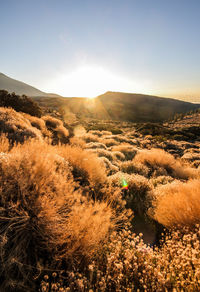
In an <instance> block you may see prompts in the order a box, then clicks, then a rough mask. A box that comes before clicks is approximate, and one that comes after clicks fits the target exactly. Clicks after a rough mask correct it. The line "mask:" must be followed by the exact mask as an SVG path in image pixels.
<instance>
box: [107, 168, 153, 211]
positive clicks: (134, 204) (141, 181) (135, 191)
mask: <svg viewBox="0 0 200 292" xmlns="http://www.w3.org/2000/svg"><path fill="white" fill-rule="evenodd" d="M122 179H125V180H126V181H127V183H128V190H127V191H125V192H124V199H125V200H126V206H127V208H130V209H132V210H133V211H134V214H137V215H140V216H144V214H146V211H147V209H148V208H149V204H150V201H151V194H150V191H151V189H152V187H151V185H150V183H149V182H148V180H147V179H146V178H145V177H143V176H141V175H137V174H136V175H129V174H127V173H123V172H117V173H116V174H114V175H112V176H110V177H109V181H110V183H111V185H114V186H118V187H122Z"/></svg>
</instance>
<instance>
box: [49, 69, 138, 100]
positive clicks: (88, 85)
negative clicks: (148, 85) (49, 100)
mask: <svg viewBox="0 0 200 292" xmlns="http://www.w3.org/2000/svg"><path fill="white" fill-rule="evenodd" d="M45 87H46V88H48V91H49V92H56V93H58V94H60V95H62V96H66V97H88V98H94V97H96V96H98V95H100V94H103V93H105V92H106V91H125V92H140V93H142V92H143V91H144V86H143V85H142V84H141V83H139V82H136V81H133V80H130V79H128V78H125V77H123V76H121V75H120V74H116V73H113V72H111V71H110V70H108V69H107V68H103V67H102V66H98V65H84V66H80V67H78V68H77V69H76V70H74V71H71V72H70V73H62V74H58V76H57V77H56V78H54V79H53V80H51V81H49V83H48V84H47V85H46V86H45Z"/></svg>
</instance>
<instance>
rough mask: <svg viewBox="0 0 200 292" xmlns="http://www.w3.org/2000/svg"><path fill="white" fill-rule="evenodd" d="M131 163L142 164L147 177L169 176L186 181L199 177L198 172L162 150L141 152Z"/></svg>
mask: <svg viewBox="0 0 200 292" xmlns="http://www.w3.org/2000/svg"><path fill="white" fill-rule="evenodd" d="M133 163H142V164H144V165H146V166H147V167H148V168H149V176H152V175H154V176H159V175H169V176H172V177H174V178H179V179H188V178H196V177H198V176H199V171H198V170H197V169H194V168H192V167H191V166H190V165H189V164H186V163H183V162H182V161H181V160H178V159H175V158H174V157H173V155H171V154H169V153H167V152H165V151H164V150H162V149H151V150H141V151H140V152H139V153H138V154H137V155H136V156H135V158H134V159H133Z"/></svg>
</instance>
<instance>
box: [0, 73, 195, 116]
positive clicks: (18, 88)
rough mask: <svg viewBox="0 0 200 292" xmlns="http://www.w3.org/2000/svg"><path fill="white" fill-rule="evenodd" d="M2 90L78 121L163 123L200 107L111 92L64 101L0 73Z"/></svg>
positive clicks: (156, 98)
mask: <svg viewBox="0 0 200 292" xmlns="http://www.w3.org/2000/svg"><path fill="white" fill-rule="evenodd" d="M0 89H5V90H7V91H8V92H15V93H16V94H19V95H22V94H25V95H27V96H30V97H33V98H34V99H35V100H36V101H37V102H38V103H39V105H40V106H42V107H43V109H45V108H46V109H47V108H51V109H52V110H54V109H55V110H60V111H61V112H62V114H63V115H65V116H68V117H71V116H74V115H75V116H76V117H78V118H82V119H84V118H96V119H111V120H121V121H131V122H159V121H164V120H167V119H169V118H171V117H173V116H174V115H175V114H176V113H185V112H189V111H191V110H194V109H196V108H199V107H200V104H192V103H190V102H184V101H180V100H177V99H172V98H163V97H157V96H150V95H144V94H133V93H123V92H111V91H108V92H106V93H104V94H102V95H100V96H98V97H96V98H94V99H89V98H76V97H72V98H64V97H61V96H59V95H56V94H49V93H45V92H42V91H40V90H38V89H37V88H34V87H32V86H30V85H28V84H26V83H23V82H21V81H17V80H14V79H12V78H9V77H8V76H6V75H4V74H2V73H0Z"/></svg>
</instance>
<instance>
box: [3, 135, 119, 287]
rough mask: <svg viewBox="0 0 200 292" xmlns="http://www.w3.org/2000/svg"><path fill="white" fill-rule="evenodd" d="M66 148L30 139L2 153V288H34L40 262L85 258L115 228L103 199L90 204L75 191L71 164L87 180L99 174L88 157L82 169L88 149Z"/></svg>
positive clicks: (111, 215) (42, 266) (93, 178)
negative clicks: (88, 160)
mask: <svg viewBox="0 0 200 292" xmlns="http://www.w3.org/2000/svg"><path fill="white" fill-rule="evenodd" d="M66 148H68V149H65V147H64V146H62V147H61V146H60V147H53V146H51V145H47V144H46V143H44V142H43V143H41V142H38V141H30V142H26V143H25V144H23V145H18V146H14V147H13V148H12V150H11V151H10V152H9V153H8V154H6V156H5V158H4V157H3V158H1V157H0V194H1V196H0V237H1V241H0V255H1V257H0V262H1V269H0V270H1V275H2V281H1V284H0V290H1V291H12V285H13V283H14V289H17V291H29V288H27V287H26V285H29V286H30V285H31V289H33V290H34V291H35V286H34V285H35V284H34V283H31V280H33V277H35V276H36V274H37V273H36V272H37V268H38V265H39V266H40V269H42V268H44V265H45V262H46V261H48V266H49V267H50V266H51V265H54V266H55V265H56V263H57V264H58V262H60V264H61V263H62V262H63V261H65V265H66V266H68V267H69V266H70V265H71V264H72V262H74V261H79V260H80V261H84V260H85V261H87V260H88V259H90V258H91V257H92V255H93V253H94V252H95V250H97V248H99V247H100V246H101V244H102V243H103V242H104V241H105V240H106V238H107V236H108V235H109V233H110V231H111V230H112V229H113V228H114V225H115V219H114V217H115V215H114V211H113V210H112V209H111V207H110V206H109V204H108V203H107V202H106V199H105V198H104V200H103V201H102V202H100V201H99V202H94V201H93V200H90V199H89V198H86V197H85V196H83V195H82V193H81V190H82V189H81V188H79V191H78V190H75V188H76V186H77V183H76V182H75V181H74V179H73V175H75V174H74V171H75V166H76V169H78V168H79V173H80V174H83V173H86V172H87V175H88V179H89V181H91V183H93V182H96V181H99V180H100V179H102V176H101V177H100V178H99V177H98V173H97V171H95V172H94V168H95V165H92V161H91V160H90V163H89V166H88V167H87V170H86V169H84V166H85V168H86V163H87V164H88V162H84V160H83V157H88V153H86V155H85V156H84V153H83V152H81V151H80V149H72V148H70V147H69V146H68V147H66ZM62 154H63V155H62ZM72 154H73V155H72ZM81 158H82V159H81ZM84 163H85V164H84ZM99 165H100V164H99ZM72 166H73V167H74V168H73V169H71V167H72ZM92 169H93V170H92ZM95 170H96V168H95ZM14 291H16V290H14Z"/></svg>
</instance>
